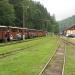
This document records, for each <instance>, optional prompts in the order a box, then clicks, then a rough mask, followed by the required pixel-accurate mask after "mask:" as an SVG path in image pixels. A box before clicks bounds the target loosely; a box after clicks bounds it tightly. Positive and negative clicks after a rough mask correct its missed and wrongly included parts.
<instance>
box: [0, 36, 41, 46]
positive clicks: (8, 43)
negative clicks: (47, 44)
mask: <svg viewBox="0 0 75 75" xmlns="http://www.w3.org/2000/svg"><path fill="white" fill-rule="evenodd" d="M37 39H38V38H34V39H26V40H20V41H13V42H7V43H4V44H0V47H4V46H8V45H13V44H17V43H23V42H28V41H33V40H37ZM40 39H41V37H40Z"/></svg>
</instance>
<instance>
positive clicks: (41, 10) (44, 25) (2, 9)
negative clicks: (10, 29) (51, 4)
mask: <svg viewBox="0 0 75 75" xmlns="http://www.w3.org/2000/svg"><path fill="white" fill-rule="evenodd" d="M0 25H6V26H17V27H26V28H32V29H43V30H48V31H50V32H55V33H56V32H58V27H59V26H58V24H57V22H56V20H55V17H54V16H51V15H50V13H48V12H47V9H46V8H45V7H44V6H43V5H41V4H40V3H39V2H34V1H32V0H0Z"/></svg>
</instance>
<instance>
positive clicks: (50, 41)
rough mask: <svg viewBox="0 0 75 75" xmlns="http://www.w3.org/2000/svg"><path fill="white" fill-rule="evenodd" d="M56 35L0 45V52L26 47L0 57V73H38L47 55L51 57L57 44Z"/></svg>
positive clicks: (35, 74) (11, 74)
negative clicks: (20, 50)
mask: <svg viewBox="0 0 75 75" xmlns="http://www.w3.org/2000/svg"><path fill="white" fill-rule="evenodd" d="M57 39H58V38H57V37H55V36H53V37H50V36H48V37H43V38H42V39H38V40H33V41H29V42H23V43H19V44H14V45H10V46H5V47H0V53H3V52H7V51H11V50H15V49H18V48H26V47H28V46H32V45H33V46H32V47H29V48H26V49H25V50H23V51H22V52H19V53H16V54H15V55H11V56H9V57H6V58H3V59H0V75H38V74H39V72H40V71H41V70H42V68H43V67H44V65H45V64H46V63H47V61H48V59H49V57H52V55H53V54H54V52H55V50H56V48H57V46H58V44H57Z"/></svg>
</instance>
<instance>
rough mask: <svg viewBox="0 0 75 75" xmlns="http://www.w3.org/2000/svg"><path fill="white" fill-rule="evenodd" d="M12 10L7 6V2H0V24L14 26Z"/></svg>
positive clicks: (2, 0) (3, 0)
mask: <svg viewBox="0 0 75 75" xmlns="http://www.w3.org/2000/svg"><path fill="white" fill-rule="evenodd" d="M14 21H15V14H14V8H13V6H12V5H10V4H9V2H8V0H0V24H1V25H15V23H14Z"/></svg>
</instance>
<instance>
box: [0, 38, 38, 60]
mask: <svg viewBox="0 0 75 75" xmlns="http://www.w3.org/2000/svg"><path fill="white" fill-rule="evenodd" d="M36 39H38V38H36ZM32 40H33V39H31V41H32ZM28 41H29V40H28ZM23 42H24V41H23ZM37 45H38V43H37V44H34V45H31V46H28V47H26V48H19V49H16V50H12V51H8V52H5V53H1V54H0V59H3V58H5V57H8V56H11V55H15V54H16V53H18V52H22V51H24V50H26V49H29V48H31V47H34V46H37Z"/></svg>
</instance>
